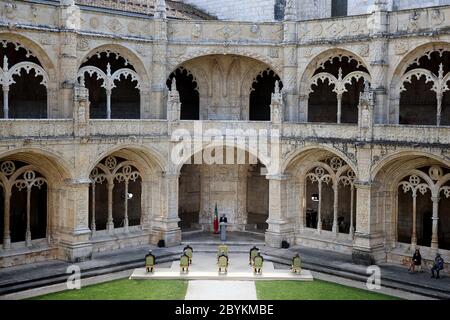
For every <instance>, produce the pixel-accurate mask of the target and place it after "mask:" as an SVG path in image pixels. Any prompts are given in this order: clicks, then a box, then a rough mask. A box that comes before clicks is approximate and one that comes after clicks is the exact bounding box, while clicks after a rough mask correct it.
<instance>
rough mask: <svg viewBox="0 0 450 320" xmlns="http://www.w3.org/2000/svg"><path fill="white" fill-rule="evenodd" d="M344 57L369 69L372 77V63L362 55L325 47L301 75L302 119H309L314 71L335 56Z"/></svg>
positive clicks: (300, 110)
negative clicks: (309, 101) (309, 102)
mask: <svg viewBox="0 0 450 320" xmlns="http://www.w3.org/2000/svg"><path fill="white" fill-rule="evenodd" d="M344 57H346V58H348V59H349V61H350V62H351V61H356V62H357V66H358V67H359V66H362V67H364V68H365V69H367V70H368V72H369V73H368V77H370V74H371V68H370V65H369V64H368V63H367V62H366V60H365V59H364V58H363V57H361V56H360V55H358V54H356V53H354V52H352V51H350V50H348V49H345V48H333V49H330V48H327V49H324V50H323V51H322V52H320V53H318V54H317V55H315V56H314V57H312V58H311V59H310V60H309V61H308V62H307V64H306V68H305V69H304V70H303V72H302V73H301V74H300V75H299V96H300V106H299V112H300V120H302V121H307V119H308V100H309V94H310V92H311V79H312V78H313V76H314V73H315V72H316V71H317V70H318V69H319V68H321V67H323V65H324V64H325V63H326V62H331V61H332V60H333V59H334V58H340V59H342V58H344Z"/></svg>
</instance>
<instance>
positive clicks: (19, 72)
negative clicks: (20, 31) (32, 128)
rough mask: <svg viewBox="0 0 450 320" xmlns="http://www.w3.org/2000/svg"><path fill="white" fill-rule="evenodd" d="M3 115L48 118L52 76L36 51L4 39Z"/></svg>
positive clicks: (0, 47) (0, 56)
mask: <svg viewBox="0 0 450 320" xmlns="http://www.w3.org/2000/svg"><path fill="white" fill-rule="evenodd" d="M0 59H1V60H0V61H1V62H2V63H3V64H2V67H1V69H0V84H1V86H2V93H3V108H2V109H1V111H0V113H1V115H0V117H2V118H5V119H8V118H46V117H47V88H48V82H49V79H48V75H47V72H46V71H45V70H44V69H43V68H42V66H41V65H40V63H39V60H38V59H37V58H36V57H35V56H34V55H33V53H32V52H31V51H30V50H28V49H27V48H25V47H24V46H23V45H21V44H20V43H16V42H8V41H6V40H3V41H2V40H0Z"/></svg>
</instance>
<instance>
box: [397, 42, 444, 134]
mask: <svg viewBox="0 0 450 320" xmlns="http://www.w3.org/2000/svg"><path fill="white" fill-rule="evenodd" d="M449 80H450V51H447V50H445V49H444V48H441V49H436V50H434V51H433V50H432V51H428V52H425V54H424V55H421V56H420V57H417V58H416V59H414V60H413V61H412V62H411V63H410V65H409V67H408V68H407V70H406V72H405V74H404V75H403V77H402V79H401V81H400V87H399V91H400V115H399V122H400V124H412V125H438V126H440V125H450V93H449V91H450V89H449V87H448V82H449Z"/></svg>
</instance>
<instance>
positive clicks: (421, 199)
mask: <svg viewBox="0 0 450 320" xmlns="http://www.w3.org/2000/svg"><path fill="white" fill-rule="evenodd" d="M397 203H398V205H397V217H396V222H397V241H398V242H403V243H410V244H411V246H413V247H415V246H417V245H419V246H426V247H430V246H431V247H432V248H440V249H447V250H448V249H450V228H449V221H450V214H449V213H448V210H447V208H449V206H450V169H449V168H444V167H440V166H436V165H434V166H431V167H423V168H419V169H416V170H412V171H411V172H410V174H409V175H407V176H406V177H404V178H403V179H402V180H401V181H400V182H399V183H398V199H397Z"/></svg>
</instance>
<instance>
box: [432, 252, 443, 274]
mask: <svg viewBox="0 0 450 320" xmlns="http://www.w3.org/2000/svg"><path fill="white" fill-rule="evenodd" d="M443 269H444V259H442V257H441V255H440V254H439V253H437V254H436V258H435V259H434V266H433V268H431V274H432V275H431V278H434V273H435V272H436V279H439V271H441V270H443Z"/></svg>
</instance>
